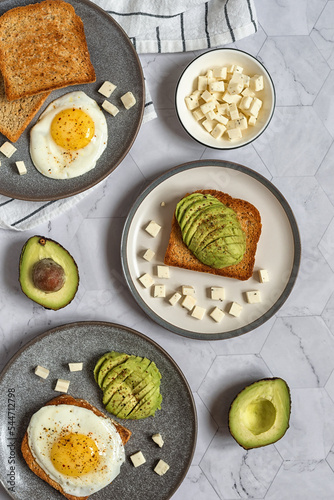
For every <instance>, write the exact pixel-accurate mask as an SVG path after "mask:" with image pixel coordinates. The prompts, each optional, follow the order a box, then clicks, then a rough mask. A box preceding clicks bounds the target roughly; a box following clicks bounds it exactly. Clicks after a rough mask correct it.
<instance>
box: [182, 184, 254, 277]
mask: <svg viewBox="0 0 334 500" xmlns="http://www.w3.org/2000/svg"><path fill="white" fill-rule="evenodd" d="M175 217H176V220H177V221H178V223H179V226H180V229H181V233H182V239H183V241H184V243H185V245H186V246H187V247H188V248H189V250H190V251H191V252H192V253H193V254H194V255H195V256H196V257H197V258H198V260H200V261H201V262H202V263H203V264H206V265H207V266H210V267H213V268H215V269H221V268H223V267H227V266H232V265H235V264H238V263H239V262H240V261H241V260H242V259H243V256H244V254H245V251H246V235H245V233H244V231H243V230H242V228H241V224H240V222H239V220H238V217H237V214H236V213H235V211H234V210H232V209H231V208H229V207H227V206H226V205H224V204H223V203H221V202H220V201H219V200H218V199H217V198H215V197H214V196H212V195H210V194H207V195H205V194H202V193H192V194H190V195H188V196H186V197H185V198H182V200H181V201H179V203H178V204H177V206H176V210H175Z"/></svg>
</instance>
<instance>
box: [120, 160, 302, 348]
mask: <svg viewBox="0 0 334 500" xmlns="http://www.w3.org/2000/svg"><path fill="white" fill-rule="evenodd" d="M198 189H218V190H220V191H224V192H226V193H228V194H229V195H231V196H232V197H234V198H241V199H244V200H247V201H249V202H250V203H252V204H253V205H255V206H256V207H257V209H258V210H259V212H260V214H261V219H262V233H261V237H260V240H259V243H258V247H257V252H256V259H255V267H254V274H253V277H251V278H250V279H249V280H247V281H239V280H235V279H231V278H224V277H221V276H215V275H211V274H208V273H199V272H194V271H189V270H186V269H180V268H177V267H170V278H169V279H164V280H162V279H158V277H157V276H156V266H157V265H158V264H163V261H164V255H165V251H166V248H167V245H168V240H169V233H170V229H171V222H172V218H173V213H174V210H175V206H176V204H177V202H178V201H179V200H180V199H181V198H182V197H183V196H185V195H186V194H187V193H191V192H192V191H196V190H198ZM162 202H164V203H165V205H164V206H161V203H162ZM151 220H154V221H155V222H157V223H158V224H159V225H160V226H161V230H160V232H159V234H158V235H157V236H156V237H155V238H153V237H152V236H150V235H149V234H148V233H147V232H146V231H145V227H146V226H147V224H148V223H149V222H150V221H151ZM148 248H150V249H152V250H153V251H154V252H155V256H154V257H153V259H152V260H151V261H150V262H147V261H146V260H145V259H143V253H144V252H145V250H146V249H148ZM121 259H122V266H123V271H124V275H125V278H126V281H127V283H128V286H129V288H130V290H131V292H132V294H133V296H134V298H135V299H136V301H137V302H138V304H139V305H140V306H141V307H142V309H143V310H144V311H145V312H146V313H147V314H148V315H149V316H150V317H151V318H152V319H153V320H154V321H156V322H157V323H159V324H160V325H161V326H163V327H165V328H167V329H169V330H171V331H172V332H175V333H178V334H181V335H184V336H186V337H191V338H196V339H208V340H215V339H226V338H231V337H236V336H238V335H241V334H243V333H246V332H248V331H250V330H253V329H254V328H257V327H258V326H260V325H261V324H263V323H264V322H265V321H267V320H268V319H269V318H270V317H271V316H272V315H273V314H274V313H275V312H276V311H277V310H278V309H279V308H280V307H281V306H282V304H283V303H284V301H285V300H286V299H287V297H288V295H289V294H290V292H291V290H292V287H293V285H294V282H295V280H296V277H297V273H298V268H299V262H300V238H299V232H298V227H297V224H296V221H295V218H294V215H293V213H292V211H291V208H290V206H289V205H288V203H287V201H286V200H285V198H284V197H283V196H282V194H281V193H280V192H279V191H278V189H277V188H276V187H275V186H274V185H273V184H272V183H271V182H270V181H268V180H267V179H266V178H264V177H263V176H261V175H260V174H258V173H256V172H254V171H252V170H250V169H248V168H246V167H244V166H242V165H238V164H235V163H230V162H225V161H220V160H200V161H195V162H191V163H187V164H184V165H181V166H179V167H177V168H175V169H172V170H170V171H168V172H166V173H165V174H163V175H162V176H161V177H159V178H158V179H156V180H155V181H154V182H153V183H152V184H151V185H150V186H148V188H147V189H146V190H145V191H144V192H143V193H142V194H141V195H140V196H139V198H138V199H137V201H136V202H135V204H134V206H133V207H132V208H131V210H130V213H129V215H128V217H127V220H126V222H125V226H124V230H123V235H122V243H121ZM259 269H266V270H267V271H268V273H269V277H270V281H269V282H267V283H260V282H259V280H258V270H259ZM144 273H149V274H150V275H151V276H152V277H153V278H154V281H155V284H164V285H165V287H166V297H165V298H154V297H153V287H151V288H144V287H143V286H142V284H141V282H140V281H139V279H138V278H139V277H140V276H142V275H143V274H144ZM182 285H192V286H193V287H194V288H195V290H196V297H197V305H199V306H201V307H204V308H206V314H205V316H204V318H203V319H202V320H197V319H195V318H193V317H192V316H191V315H190V313H189V312H188V311H187V310H186V309H184V308H183V307H182V306H181V305H180V303H178V304H176V305H175V306H171V305H170V304H169V302H168V298H169V297H170V296H171V295H172V294H173V293H174V292H175V291H178V290H180V287H181V286H182ZM212 286H222V287H224V288H225V300H224V301H223V302H219V301H218V302H217V301H213V300H212V299H211V298H210V295H209V291H210V287H212ZM251 290H259V291H260V295H261V299H262V300H261V302H260V303H257V304H249V303H247V302H246V300H245V292H247V291H251ZM231 302H237V303H239V304H240V305H242V307H243V309H242V312H241V314H240V316H239V317H234V316H231V315H230V314H228V313H227V309H228V307H229V304H230V303H231ZM215 306H217V307H219V308H221V309H222V310H223V311H224V312H225V313H226V314H225V316H224V318H223V319H222V321H221V322H220V323H216V322H215V321H214V320H213V319H212V318H211V317H210V316H209V314H210V312H211V311H212V309H213V308H214V307H215Z"/></svg>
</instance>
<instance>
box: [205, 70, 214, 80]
mask: <svg viewBox="0 0 334 500" xmlns="http://www.w3.org/2000/svg"><path fill="white" fill-rule="evenodd" d="M206 76H207V77H208V78H213V70H212V69H208V71H207V72H206Z"/></svg>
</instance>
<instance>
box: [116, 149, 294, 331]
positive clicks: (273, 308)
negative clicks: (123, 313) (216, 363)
mask: <svg viewBox="0 0 334 500" xmlns="http://www.w3.org/2000/svg"><path fill="white" fill-rule="evenodd" d="M204 166H214V167H221V168H227V169H232V170H238V171H240V172H243V173H244V174H246V175H249V176H250V177H253V178H254V179H255V180H257V181H258V182H260V183H261V184H263V185H264V186H265V187H266V188H267V189H268V190H269V191H270V192H271V193H272V194H273V195H274V196H275V197H276V199H277V200H278V202H279V203H280V204H281V206H282V208H283V210H284V211H285V214H286V216H287V218H288V221H289V223H290V227H291V231H292V236H293V243H294V257H293V265H292V269H291V273H290V277H289V279H288V282H287V284H286V287H285V288H284V290H283V292H282V293H281V295H280V297H279V298H278V299H277V301H276V302H275V303H274V304H273V305H272V306H271V307H270V308H269V309H268V311H266V312H265V313H264V314H263V315H262V316H260V317H259V318H258V319H256V320H255V321H252V322H251V323H248V324H247V325H245V326H242V327H240V328H236V329H235V330H230V331H227V332H221V333H197V332H192V331H191V330H185V329H184V328H181V327H178V326H176V325H174V324H172V323H169V322H168V321H165V320H164V319H162V318H161V317H160V316H159V315H158V314H156V313H155V312H154V311H152V309H151V308H149V307H148V306H147V304H146V303H145V301H144V300H143V299H142V297H141V295H140V294H139V293H138V291H137V289H136V287H135V286H134V283H133V280H132V277H131V273H130V270H129V266H128V263H127V256H126V250H127V242H128V236H129V230H130V226H131V221H132V219H133V217H134V215H135V213H136V211H137V210H138V208H139V207H140V205H141V203H142V202H143V201H144V200H145V198H146V197H147V196H148V194H149V193H150V192H151V191H152V190H153V189H155V187H157V186H158V185H159V184H161V183H162V182H164V181H165V180H166V179H168V178H169V177H172V176H174V175H176V174H178V173H180V172H183V171H185V170H191V169H193V168H198V167H204ZM300 259H301V241H300V235H299V229H298V226H297V222H296V219H295V216H294V214H293V211H292V209H291V207H290V205H289V203H288V201H287V200H286V198H285V197H284V196H283V195H282V193H281V192H280V191H279V190H278V189H277V188H276V187H275V186H274V184H272V182H270V181H269V180H268V179H266V178H265V177H264V176H263V175H261V174H259V173H258V172H255V171H254V170H252V169H250V168H249V167H245V166H243V165H240V164H239V163H233V162H230V161H225V160H210V159H209V160H195V161H191V162H187V163H183V164H181V165H179V166H177V167H174V168H172V169H170V170H167V172H165V173H163V174H162V175H160V176H159V177H157V178H156V179H155V180H154V181H152V182H151V183H150V184H149V185H148V186H147V187H146V188H145V189H144V190H143V191H142V193H141V194H140V195H139V196H138V198H137V200H136V201H135V202H134V204H133V205H132V207H131V209H130V211H129V213H128V216H127V218H126V220H125V223H124V227H123V232H122V238H121V264H122V269H123V274H124V277H125V281H126V283H127V285H128V287H129V289H130V291H131V293H132V295H133V297H134V299H135V300H136V302H137V303H138V305H139V306H140V307H141V308H142V309H143V311H144V312H145V313H146V314H147V315H148V316H149V317H150V318H151V319H152V320H153V321H155V322H156V323H158V324H159V325H160V326H162V327H163V328H166V329H167V330H170V331H171V332H173V333H176V334H178V335H182V336H184V337H188V338H191V339H196V340H222V339H230V338H234V337H238V336H240V335H243V334H245V333H248V332H250V331H251V330H254V329H255V328H258V327H259V326H261V325H262V324H264V323H265V322H266V321H268V320H269V319H270V318H271V317H272V316H273V315H274V314H275V313H276V312H277V311H278V310H279V309H280V308H281V307H282V305H283V304H284V302H285V301H286V300H287V298H288V296H289V295H290V293H291V291H292V289H293V287H294V284H295V282H296V279H297V275H298V271H299V266H300Z"/></svg>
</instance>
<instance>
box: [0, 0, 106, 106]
mask: <svg viewBox="0 0 334 500" xmlns="http://www.w3.org/2000/svg"><path fill="white" fill-rule="evenodd" d="M0 71H1V73H2V76H3V78H4V82H5V90H6V96H7V98H8V99H9V100H15V99H19V98H21V97H26V96H31V95H36V94H40V93H41V92H48V91H51V90H54V89H59V88H63V87H67V86H68V85H75V84H81V83H91V82H94V81H95V79H96V76H95V71H94V68H93V65H92V63H91V60H90V55H89V52H88V47H87V42H86V37H85V32H84V26H83V22H82V20H81V18H80V17H79V16H77V15H76V13H75V10H74V8H73V6H72V5H70V4H69V3H67V2H64V1H63V0H44V1H42V2H40V3H36V4H29V5H26V6H23V7H15V8H13V9H11V10H9V11H7V12H6V13H5V14H3V15H2V16H1V17H0Z"/></svg>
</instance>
